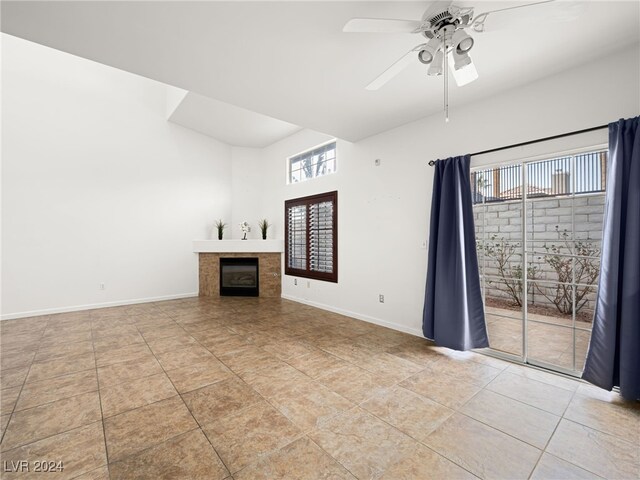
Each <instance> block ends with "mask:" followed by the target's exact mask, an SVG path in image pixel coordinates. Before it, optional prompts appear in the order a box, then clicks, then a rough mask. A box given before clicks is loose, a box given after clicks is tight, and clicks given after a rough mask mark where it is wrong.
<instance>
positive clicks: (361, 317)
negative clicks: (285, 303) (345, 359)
mask: <svg viewBox="0 0 640 480" xmlns="http://www.w3.org/2000/svg"><path fill="white" fill-rule="evenodd" d="M282 298H284V299H286V300H291V301H293V302H298V303H303V304H305V305H309V306H311V307H316V308H320V309H322V310H327V311H329V312H333V313H338V314H340V315H345V316H347V317H351V318H355V319H356V320H362V321H364V322H369V323H374V324H376V325H380V326H382V327H387V328H390V329H392V330H397V331H399V332H403V333H408V334H410V335H415V336H417V337H421V338H424V335H423V334H422V331H421V330H419V329H417V328H410V327H405V326H404V325H398V324H397V323H393V322H387V321H386V320H382V319H380V318H376V317H370V316H369V315H363V314H362V313H357V312H351V311H349V310H344V309H342V308H337V307H333V306H331V305H325V304H324V303H318V302H312V301H311V300H305V299H303V298H299V297H294V296H291V295H285V294H282Z"/></svg>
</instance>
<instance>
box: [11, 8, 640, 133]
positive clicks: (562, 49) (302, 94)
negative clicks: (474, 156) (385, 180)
mask: <svg viewBox="0 0 640 480" xmlns="http://www.w3.org/2000/svg"><path fill="white" fill-rule="evenodd" d="M521 3H527V2H483V1H475V2H470V1H463V2H456V4H459V5H464V6H472V5H473V6H476V12H481V11H485V10H493V9H495V8H504V7H505V6H510V5H514V4H521ZM576 4H577V7H578V8H577V9H576V8H575V7H576ZM428 5H429V2H306V1H305V2H202V1H198V2H165V1H160V2H154V1H147V2H93V1H70V2H10V1H3V2H2V31H3V32H6V33H9V34H11V35H15V36H18V37H22V38H25V39H27V40H31V41H34V42H38V43H41V44H44V45H47V46H50V47H53V48H57V49H59V50H63V51H66V52H69V53H73V54H75V55H79V56H82V57H85V58H88V59H91V60H94V61H98V62H101V63H104V64H107V65H111V66H114V67H117V68H120V69H123V70H127V71H130V72H133V73H136V74H139V75H143V76H146V77H149V78H152V79H155V80H158V81H161V82H164V83H167V84H169V85H174V86H176V87H179V88H182V89H185V90H188V91H189V92H192V93H190V94H189V97H191V98H190V99H189V101H188V104H185V108H184V110H185V112H182V113H181V112H180V111H179V110H180V108H181V107H178V111H177V112H176V117H181V115H184V118H182V120H181V121H182V122H185V123H186V124H188V123H189V122H191V123H192V124H193V123H196V124H197V126H198V127H197V128H198V129H200V130H201V131H205V132H206V131H208V130H209V129H210V127H211V125H209V127H207V121H205V120H206V118H207V115H208V114H209V113H210V112H211V111H212V110H216V111H217V109H218V108H220V106H221V105H220V103H219V102H224V103H228V104H232V105H236V106H238V107H241V108H243V109H247V110H251V111H253V112H257V113H260V114H262V115H266V116H268V117H272V118H273V119H279V120H281V121H283V122H287V123H289V124H294V125H299V126H301V127H307V128H311V129H314V130H318V131H320V132H324V133H327V134H330V135H334V136H336V137H339V138H343V139H346V140H351V141H356V140H359V139H362V138H364V137H367V136H369V135H373V134H375V133H379V132H381V131H384V130H388V129H390V128H393V127H396V126H399V125H401V124H404V123H407V122H410V121H413V120H416V119H418V118H420V117H424V116H426V115H430V114H433V113H435V112H437V111H439V110H440V109H441V108H442V80H441V78H433V77H426V75H425V72H424V70H425V69H424V68H423V66H422V65H420V64H419V63H418V62H417V61H416V62H415V64H413V65H410V66H409V67H408V68H407V69H406V70H405V71H404V72H402V73H401V74H400V75H399V76H398V77H396V78H395V79H394V80H393V81H391V82H390V83H388V84H387V85H386V86H384V87H383V88H382V89H380V90H378V91H375V92H371V91H367V90H365V89H364V87H365V86H366V85H367V84H368V83H369V82H370V81H371V80H372V79H373V78H375V77H376V76H377V75H378V74H379V73H380V72H382V71H383V70H384V69H385V68H386V67H388V66H389V65H390V64H391V63H393V62H394V61H395V60H396V59H397V58H398V57H400V56H401V55H403V54H404V53H405V52H406V51H408V50H409V49H410V48H412V47H413V46H415V45H416V44H418V43H421V40H420V37H418V36H415V35H408V34H353V33H351V34H347V33H343V32H342V26H343V25H344V24H345V22H346V21H347V20H349V19H350V18H352V17H387V18H407V19H419V18H420V17H421V15H422V13H423V11H424V10H425V9H426V7H427V6H428ZM576 12H577V19H574V20H573V21H568V22H558V21H553V19H557V18H558V17H559V16H560V15H564V14H567V13H569V17H572V16H575V15H576ZM498 15H502V17H499V16H498ZM505 23H506V24H508V26H509V27H510V28H505V29H501V30H496V31H493V32H490V31H488V32H486V33H483V34H478V35H476V37H475V38H476V44H475V46H474V49H473V51H472V56H473V59H474V62H475V64H476V66H477V69H478V72H479V74H480V78H479V79H478V80H477V81H476V82H473V83H472V84H470V85H467V86H465V87H462V88H458V87H456V86H455V85H452V86H451V89H450V95H451V107H452V114H453V113H454V112H455V108H456V106H458V105H461V104H463V103H467V102H471V101H474V100H477V99H479V98H482V97H487V96H491V95H494V94H496V93H498V92H500V91H503V90H505V89H512V88H516V87H518V86H520V85H523V84H526V83H529V82H532V81H534V80H536V79H539V78H542V77H546V76H549V75H553V74H554V73H557V72H558V71H561V70H565V69H568V68H571V67H573V66H575V65H578V64H582V63H586V62H594V68H597V62H596V61H595V60H597V58H599V57H602V56H604V55H606V54H607V53H608V52H611V51H614V50H616V49H618V48H621V47H624V46H628V45H631V44H635V43H638V42H639V41H640V3H639V2H638V1H637V0H631V1H622V2H615V1H603V2H563V1H559V2H556V3H553V4H548V5H540V6H535V7H530V8H528V9H525V10H513V11H511V12H509V13H504V14H496V15H495V16H494V17H493V20H492V18H491V17H489V19H488V20H487V27H488V28H487V30H490V29H491V28H492V26H498V25H500V26H504V24H505ZM492 24H493V25H492ZM576 87H577V88H579V86H576ZM196 95H197V96H196ZM203 97H208V98H209V99H215V101H211V100H204V101H203V100H202V98H203ZM198 99H200V100H198ZM216 101H217V102H216ZM199 103H202V104H201V105H200V104H199ZM188 112H191V113H190V114H189V113H188ZM194 112H195V113H194ZM203 118H204V119H205V120H203ZM220 118H224V117H220ZM189 119H191V120H189ZM194 119H195V120H194ZM210 123H211V124H212V125H213V124H218V123H219V119H218V120H215V121H214V120H212V121H211V122H210ZM259 123H260V122H258V123H257V124H256V125H258V124H259ZM191 126H192V127H193V125H191ZM257 128H258V130H259V128H260V127H257ZM218 130H219V128H218V127H215V128H213V130H212V132H213V133H216V134H220V133H219V132H218ZM213 133H210V134H213ZM256 141H257V143H260V142H263V141H268V140H264V139H263V140H256Z"/></svg>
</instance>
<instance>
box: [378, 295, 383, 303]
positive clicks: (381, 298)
mask: <svg viewBox="0 0 640 480" xmlns="http://www.w3.org/2000/svg"><path fill="white" fill-rule="evenodd" d="M378 300H379V301H380V303H384V295H382V294H380V295H378Z"/></svg>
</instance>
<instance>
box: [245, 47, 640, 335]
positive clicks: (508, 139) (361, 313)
mask: <svg viewBox="0 0 640 480" xmlns="http://www.w3.org/2000/svg"><path fill="white" fill-rule="evenodd" d="M639 53H640V52H639V49H638V46H635V47H634V48H632V49H627V50H624V51H622V52H621V53H619V54H617V55H612V56H609V57H607V58H604V59H601V60H600V61H599V62H598V68H594V64H592V63H590V64H588V65H584V66H582V67H579V68H577V69H574V70H571V71H566V72H564V73H561V74H559V75H556V76H554V77H551V78H547V79H544V80H542V81H539V82H536V83H533V84H530V85H528V86H525V87H522V88H519V89H517V90H512V91H507V92H505V93H504V94H502V95H500V96H498V97H494V98H490V99H485V100H482V101H478V102H476V103H474V104H471V105H467V106H463V107H457V106H456V104H455V93H456V89H455V88H453V89H452V91H451V96H452V108H451V121H450V122H449V123H448V124H445V123H444V120H443V116H442V115H434V116H432V117H429V118H426V119H423V120H420V121H417V122H413V123H410V124H407V125H405V126H403V127H400V128H397V129H394V130H391V131H388V132H385V133H383V134H380V135H376V136H373V137H370V138H367V139H365V140H363V141H360V142H358V143H355V144H351V143H348V142H344V141H338V162H339V163H338V172H337V173H335V174H333V175H330V176H327V177H323V178H319V179H316V180H312V181H309V182H304V183H300V184H295V185H286V182H285V178H286V158H287V157H288V156H290V155H293V154H295V153H298V152H300V151H302V150H305V149H308V148H310V147H313V146H315V145H317V144H319V143H321V142H323V141H325V140H327V139H328V137H326V136H324V135H321V134H318V133H315V132H310V131H303V132H300V133H298V134H294V135H292V136H291V137H288V138H286V139H284V140H282V141H280V142H278V143H277V144H275V145H273V146H271V147H268V148H266V149H264V150H263V152H262V159H261V161H260V160H258V159H256V158H252V159H251V161H250V162H249V161H247V162H245V163H244V164H243V165H234V176H235V175H236V174H237V175H241V176H242V182H240V185H241V188H242V191H243V192H245V193H246V192H252V191H253V189H252V187H251V186H250V184H249V183H247V182H250V181H251V179H253V185H254V186H255V188H256V191H257V190H258V189H261V190H260V191H265V192H267V194H261V197H260V200H263V201H266V202H268V204H269V207H268V208H267V207H266V206H265V205H264V204H263V203H262V201H261V202H260V204H258V199H257V198H256V197H255V196H252V195H249V194H247V195H246V196H245V195H236V193H235V192H234V202H233V217H234V218H236V217H238V215H237V214H236V212H242V215H243V216H250V213H249V212H252V211H256V212H257V211H260V212H266V215H267V217H268V218H270V219H276V220H277V222H278V225H277V229H276V231H275V232H274V233H276V236H277V238H283V236H284V229H283V225H282V220H281V219H282V218H283V215H284V211H283V210H284V205H283V204H284V200H286V199H288V198H295V197H299V196H304V195H310V194H314V193H321V192H324V191H330V190H334V189H337V190H338V192H339V194H338V195H339V199H338V203H339V222H338V224H339V247H338V248H339V282H338V283H337V284H332V283H328V282H319V281H313V280H311V281H309V282H307V280H305V279H302V280H301V281H299V282H298V285H297V286H295V285H294V278H293V277H288V276H285V277H283V296H285V297H286V298H291V299H296V300H299V301H303V302H307V303H311V304H314V305H318V306H321V307H324V308H327V309H330V310H334V311H338V312H342V313H346V314H348V315H352V316H354V317H357V318H361V319H364V320H369V321H372V322H375V323H379V324H383V325H387V326H391V327H393V328H397V329H399V330H404V331H407V332H411V333H416V334H420V332H421V325H422V306H423V301H424V287H425V278H426V256H427V250H426V249H423V248H422V247H421V245H422V242H423V241H424V240H426V239H427V238H428V236H429V231H428V220H429V212H430V204H431V185H432V181H433V170H432V169H431V168H430V167H428V166H427V162H428V161H429V160H431V159H437V158H444V157H448V156H452V155H460V154H464V153H470V152H476V151H481V150H484V149H489V148H493V147H499V146H505V145H511V144H514V143H518V142H523V141H527V140H532V139H536V138H540V137H547V136H551V135H557V134H560V133H565V132H570V131H574V130H579V129H584V128H589V127H593V126H596V125H601V124H607V123H609V122H611V121H614V120H617V119H619V118H626V117H631V116H636V115H638V114H640V92H639V89H638V85H639V84H640V72H639V70H640V66H639V58H640V55H639ZM606 138H607V137H606V130H603V131H600V132H596V133H594V134H590V135H585V136H581V137H573V138H568V139H564V140H562V141H556V142H550V143H547V144H538V145H535V146H531V147H526V148H517V149H513V150H511V151H509V152H503V153H501V154H496V155H487V156H484V157H474V160H473V161H472V165H480V164H483V163H491V162H494V161H497V160H506V159H509V158H510V159H518V158H522V157H527V156H531V155H536V154H539V153H546V152H556V151H559V150H563V149H568V148H573V147H577V146H585V145H590V144H597V143H602V142H603V141H604V142H606ZM376 158H380V159H381V160H382V164H381V166H380V167H376V166H374V160H375V159H376ZM234 185H235V182H234ZM264 185H268V188H266V189H265V188H264ZM307 285H310V286H309V287H307ZM378 294H384V295H385V303H384V304H381V303H379V302H378Z"/></svg>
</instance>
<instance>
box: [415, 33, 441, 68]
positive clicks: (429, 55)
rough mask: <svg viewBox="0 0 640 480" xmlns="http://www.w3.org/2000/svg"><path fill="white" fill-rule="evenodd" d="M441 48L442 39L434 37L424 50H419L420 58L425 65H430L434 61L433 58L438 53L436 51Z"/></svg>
mask: <svg viewBox="0 0 640 480" xmlns="http://www.w3.org/2000/svg"><path fill="white" fill-rule="evenodd" d="M439 48H440V39H439V38H437V37H433V38H432V39H431V40H429V42H427V44H426V45H425V46H424V48H423V49H422V50H420V51H419V52H418V60H420V62H422V63H424V64H425V65H429V64H430V63H431V62H433V59H434V57H435V56H437V55H436V52H437V51H438V49H439Z"/></svg>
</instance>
